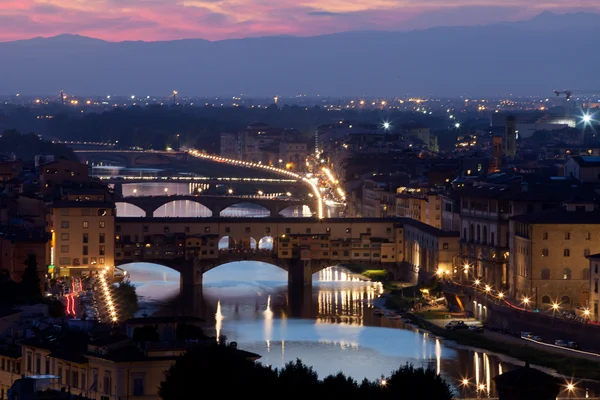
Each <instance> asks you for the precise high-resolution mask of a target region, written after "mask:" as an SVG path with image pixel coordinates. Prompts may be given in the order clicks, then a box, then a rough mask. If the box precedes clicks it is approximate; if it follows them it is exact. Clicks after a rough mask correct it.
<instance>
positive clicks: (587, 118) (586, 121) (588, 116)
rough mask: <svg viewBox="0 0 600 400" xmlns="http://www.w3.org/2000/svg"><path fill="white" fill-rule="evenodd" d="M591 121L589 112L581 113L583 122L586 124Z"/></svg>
mask: <svg viewBox="0 0 600 400" xmlns="http://www.w3.org/2000/svg"><path fill="white" fill-rule="evenodd" d="M591 121H592V116H591V115H589V114H584V115H583V122H584V123H586V124H589V123H590V122H591Z"/></svg>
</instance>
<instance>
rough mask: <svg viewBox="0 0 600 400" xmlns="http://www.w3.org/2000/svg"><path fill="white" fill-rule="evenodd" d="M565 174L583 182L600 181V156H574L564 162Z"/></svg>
mask: <svg viewBox="0 0 600 400" xmlns="http://www.w3.org/2000/svg"><path fill="white" fill-rule="evenodd" d="M563 168H564V170H563V171H564V172H563V175H564V176H565V177H567V178H571V179H576V180H578V181H579V182H581V183H600V157H595V156H585V157H582V156H573V157H571V158H569V159H568V160H567V161H566V162H565V164H564V167H563Z"/></svg>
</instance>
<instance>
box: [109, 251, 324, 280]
mask: <svg viewBox="0 0 600 400" xmlns="http://www.w3.org/2000/svg"><path fill="white" fill-rule="evenodd" d="M236 261H261V262H265V263H267V264H271V265H275V266H277V267H279V268H281V269H283V270H284V271H286V272H287V273H288V284H289V285H290V286H292V287H298V286H303V285H310V284H312V276H313V274H315V273H317V272H319V271H321V270H323V269H325V268H327V267H329V266H330V262H329V260H302V259H301V258H300V257H294V258H279V257H278V255H277V252H276V251H260V250H254V251H229V250H225V251H219V257H218V258H214V259H203V258H201V257H197V256H194V255H187V256H184V257H178V258H170V259H165V258H153V257H152V255H146V256H145V257H142V258H137V257H136V258H135V259H127V258H122V259H120V260H115V266H120V265H124V264H129V263H133V262H146V263H151V264H158V265H163V266H165V267H168V268H171V269H173V270H175V271H177V272H179V274H180V280H181V286H182V287H183V286H190V285H193V286H198V285H200V286H201V285H202V277H203V275H204V273H205V272H208V271H210V270H212V269H215V268H218V267H219V266H221V265H225V264H228V263H231V262H236Z"/></svg>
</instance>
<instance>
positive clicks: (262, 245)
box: [258, 236, 274, 251]
mask: <svg viewBox="0 0 600 400" xmlns="http://www.w3.org/2000/svg"><path fill="white" fill-rule="evenodd" d="M273 242H274V239H273V236H265V237H263V238H261V239H260V240H259V241H258V250H261V251H264V250H270V251H272V250H273Z"/></svg>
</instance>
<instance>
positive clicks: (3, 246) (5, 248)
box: [0, 227, 51, 285]
mask: <svg viewBox="0 0 600 400" xmlns="http://www.w3.org/2000/svg"><path fill="white" fill-rule="evenodd" d="M0 230H1V231H2V232H1V233H0V269H4V270H7V271H8V272H9V274H10V278H11V279H12V280H13V281H15V282H20V281H21V277H22V276H23V272H24V271H25V268H26V265H25V260H27V258H28V257H29V255H31V254H33V255H34V256H35V258H36V261H37V271H38V275H39V277H40V282H41V283H42V285H43V283H44V281H45V278H46V267H47V266H48V265H49V263H50V254H51V250H50V247H49V243H50V235H49V234H47V233H46V231H45V230H43V229H37V230H36V229H25V228H19V227H0Z"/></svg>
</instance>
